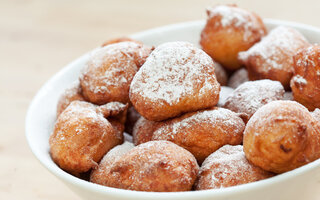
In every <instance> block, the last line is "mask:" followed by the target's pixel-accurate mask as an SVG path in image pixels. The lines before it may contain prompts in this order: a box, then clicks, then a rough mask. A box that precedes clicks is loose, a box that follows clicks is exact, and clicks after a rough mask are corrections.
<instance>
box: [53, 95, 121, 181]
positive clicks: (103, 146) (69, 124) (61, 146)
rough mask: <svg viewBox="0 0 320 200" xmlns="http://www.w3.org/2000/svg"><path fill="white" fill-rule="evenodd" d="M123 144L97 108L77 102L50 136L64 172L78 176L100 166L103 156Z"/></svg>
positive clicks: (65, 113) (62, 114)
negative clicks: (98, 164) (98, 163)
mask: <svg viewBox="0 0 320 200" xmlns="http://www.w3.org/2000/svg"><path fill="white" fill-rule="evenodd" d="M122 141H123V135H122V132H118V131H115V129H114V127H113V126H112V124H111V123H109V121H108V120H107V119H106V118H105V117H104V115H103V114H102V113H101V112H100V111H99V110H98V108H97V106H95V105H93V104H90V103H87V102H84V101H73V102H71V104H70V105H69V106H68V107H67V108H66V109H65V110H64V111H63V112H62V113H61V114H60V115H59V117H58V119H57V121H56V123H55V127H54V132H53V134H52V135H51V136H50V141H49V143H50V153H51V156H52V159H53V160H54V161H55V162H56V163H57V164H58V165H59V166H60V167H61V168H62V169H64V170H66V171H68V172H70V173H72V174H75V175H78V174H79V173H82V172H86V171H88V170H90V169H91V168H92V167H96V166H97V162H99V161H100V159H101V158H102V157H103V155H104V154H105V153H106V152H107V151H108V150H109V149H111V148H112V147H114V146H115V145H117V144H119V143H121V142H122Z"/></svg>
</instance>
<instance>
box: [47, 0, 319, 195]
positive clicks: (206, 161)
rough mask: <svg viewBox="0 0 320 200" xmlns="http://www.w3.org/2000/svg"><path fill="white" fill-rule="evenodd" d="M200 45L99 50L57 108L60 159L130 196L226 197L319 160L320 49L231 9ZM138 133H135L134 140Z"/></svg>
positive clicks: (212, 22)
mask: <svg viewBox="0 0 320 200" xmlns="http://www.w3.org/2000/svg"><path fill="white" fill-rule="evenodd" d="M207 13H208V20H207V24H206V25H205V27H204V29H203V30H202V33H201V40H200V45H201V47H202V49H199V48H197V47H196V46H195V45H193V44H191V43H189V42H183V41H177V42H168V43H164V44H161V45H159V46H157V47H152V48H151V47H148V46H146V45H144V44H143V43H141V42H138V41H134V40H132V39H129V38H118V39H115V40H111V41H108V42H106V43H104V44H103V45H102V46H101V47H99V48H97V49H96V50H94V51H93V52H92V55H91V57H90V59H89V60H88V62H87V64H86V66H85V67H84V69H83V70H82V72H81V75H80V77H79V79H78V80H77V81H76V82H74V83H73V85H72V86H70V87H69V88H68V89H66V90H65V91H64V92H63V94H62V96H61V97H60V100H59V102H58V106H57V120H56V123H55V126H54V131H53V133H52V135H51V137H50V141H49V142H50V154H51V157H52V159H53V161H54V162H55V163H56V164H57V165H58V166H59V167H60V168H61V169H63V170H65V171H66V172H68V173H70V174H72V175H74V176H77V177H80V178H81V177H84V175H86V177H89V178H88V179H87V180H89V181H90V182H93V183H96V184H100V185H104V186H109V187H114V188H122V189H128V190H137V191H154V192H173V191H190V190H207V189H218V188H224V187H230V186H236V185H240V184H245V183H250V182H254V181H259V180H262V179H266V178H269V177H272V176H275V175H277V174H281V173H284V172H287V171H290V170H293V169H295V168H298V167H300V166H303V165H305V164H307V163H309V162H312V161H314V160H316V159H318V158H319V157H320V110H319V109H317V108H319V107H320V45H317V44H309V42H308V41H307V40H306V38H305V37H304V36H303V35H302V34H301V33H299V31H297V30H295V29H293V28H290V27H284V26H280V27H275V28H274V29H272V30H271V31H270V32H267V29H266V27H265V25H264V23H263V21H262V20H261V18H260V17H259V16H257V15H256V14H254V13H252V12H249V11H247V10H244V9H242V8H239V7H237V6H235V5H218V6H214V7H211V8H209V9H208V10H207ZM130 135H132V137H131V136H130Z"/></svg>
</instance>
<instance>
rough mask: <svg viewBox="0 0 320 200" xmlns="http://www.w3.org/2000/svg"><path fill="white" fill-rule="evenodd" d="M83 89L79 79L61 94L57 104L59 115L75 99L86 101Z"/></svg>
mask: <svg viewBox="0 0 320 200" xmlns="http://www.w3.org/2000/svg"><path fill="white" fill-rule="evenodd" d="M81 93H82V90H81V87H80V82H79V80H76V81H74V82H73V83H72V84H71V85H70V86H69V87H67V88H66V89H65V90H64V91H63V93H62V94H61V96H60V98H59V101H58V104H57V117H58V116H59V115H60V114H61V113H62V111H63V110H64V109H66V108H67V107H68V105H69V104H70V103H71V102H72V101H75V100H79V101H84V97H83V96H82V94H81Z"/></svg>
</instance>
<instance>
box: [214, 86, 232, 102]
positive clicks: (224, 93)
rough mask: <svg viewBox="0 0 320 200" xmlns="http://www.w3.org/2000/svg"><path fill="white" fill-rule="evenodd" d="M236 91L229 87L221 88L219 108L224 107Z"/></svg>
mask: <svg viewBox="0 0 320 200" xmlns="http://www.w3.org/2000/svg"><path fill="white" fill-rule="evenodd" d="M233 91H234V89H233V88H231V87H227V86H221V91H220V94H219V102H218V105H217V106H219V107H222V106H224V104H225V102H226V100H227V98H228V96H229V95H230V94H231V93H232V92H233Z"/></svg>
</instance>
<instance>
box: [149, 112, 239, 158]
mask: <svg viewBox="0 0 320 200" xmlns="http://www.w3.org/2000/svg"><path fill="white" fill-rule="evenodd" d="M244 128H245V123H244V122H243V120H242V119H241V118H240V116H239V115H238V114H236V113H234V112H232V111H230V110H227V109H224V108H219V107H215V108H213V109H210V110H202V111H198V112H193V113H187V114H184V115H182V116H181V117H178V118H175V119H171V120H168V121H166V122H164V124H163V125H161V126H160V127H159V128H157V129H156V131H155V132H154V133H153V136H152V140H167V141H171V142H173V143H175V144H177V145H179V146H181V147H183V148H185V149H187V150H188V151H190V152H191V153H192V154H193V155H194V156H195V157H196V159H197V161H198V162H199V163H202V162H203V161H204V159H205V158H206V157H208V156H209V155H210V154H211V153H212V152H214V151H216V150H217V149H219V148H220V147H222V146H223V145H225V144H231V145H238V144H241V143H242V138H243V131H244Z"/></svg>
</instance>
